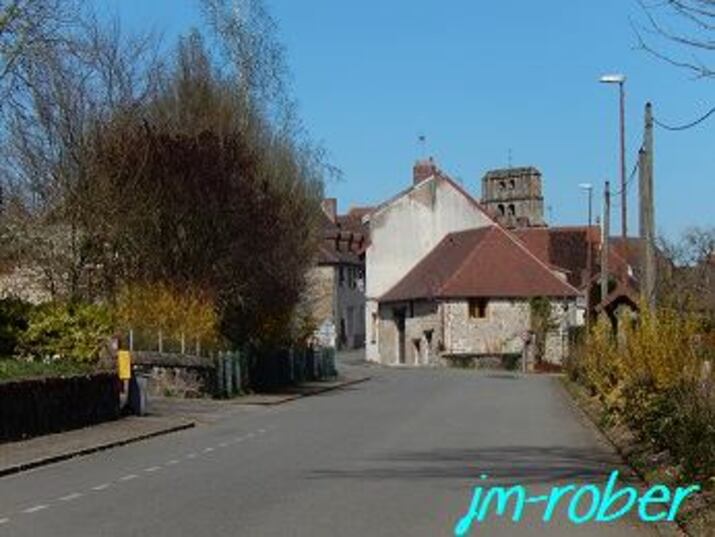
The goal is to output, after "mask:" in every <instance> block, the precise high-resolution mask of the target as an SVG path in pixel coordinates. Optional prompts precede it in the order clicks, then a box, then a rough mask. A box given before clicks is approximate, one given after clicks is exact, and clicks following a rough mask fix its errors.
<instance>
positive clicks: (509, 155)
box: [507, 147, 511, 168]
mask: <svg viewBox="0 0 715 537" xmlns="http://www.w3.org/2000/svg"><path fill="white" fill-rule="evenodd" d="M507 162H508V167H509V168H511V147H510V148H509V153H508V157H507Z"/></svg>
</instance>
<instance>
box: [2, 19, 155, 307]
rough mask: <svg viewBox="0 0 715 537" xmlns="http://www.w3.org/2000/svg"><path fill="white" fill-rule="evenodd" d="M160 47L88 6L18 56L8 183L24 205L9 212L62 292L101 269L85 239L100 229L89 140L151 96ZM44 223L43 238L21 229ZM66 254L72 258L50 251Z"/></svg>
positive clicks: (18, 241) (22, 244)
mask: <svg viewBox="0 0 715 537" xmlns="http://www.w3.org/2000/svg"><path fill="white" fill-rule="evenodd" d="M154 50H155V49H154V47H153V41H152V40H151V38H148V37H146V36H143V37H140V38H134V37H133V38H127V37H126V36H124V35H123V34H122V31H121V28H120V26H119V24H118V23H117V22H116V21H113V22H111V23H109V24H101V23H100V22H99V21H98V20H97V19H96V18H95V17H93V16H92V15H91V13H85V14H83V16H81V17H80V16H78V18H77V19H76V20H75V21H74V23H73V24H72V25H71V26H67V27H65V28H64V29H63V33H62V34H61V35H60V36H58V37H57V39H52V40H45V41H39V40H38V41H35V42H33V46H32V49H31V50H29V51H24V52H22V54H21V56H20V57H18V58H17V59H16V60H15V63H14V67H13V69H14V72H13V77H16V78H17V79H19V80H21V81H22V84H19V85H17V86H15V87H13V88H12V95H11V98H10V99H9V100H8V101H7V102H6V106H5V108H4V109H3V110H2V120H3V129H2V134H3V135H4V138H5V140H4V143H3V144H2V149H3V152H4V155H3V156H4V157H5V158H4V159H3V167H2V186H3V191H4V194H5V198H6V200H9V199H13V200H14V204H15V205H16V206H17V205H21V206H22V207H23V210H21V211H20V210H18V211H14V212H6V213H5V214H3V224H4V225H6V226H14V229H15V231H16V232H17V233H16V236H15V237H14V240H13V243H14V244H15V245H16V246H17V247H18V248H19V249H20V250H21V251H22V252H23V255H24V257H25V261H26V262H28V263H31V264H40V265H42V266H41V268H42V270H43V271H44V272H46V273H47V272H49V273H52V278H51V281H52V282H53V284H52V287H53V290H55V291H57V292H62V291H64V292H66V293H67V294H69V295H70V296H72V297H77V296H78V295H79V294H80V290H81V287H82V286H83V280H85V279H86V278H85V275H86V273H87V271H91V270H94V266H95V265H96V263H93V262H92V260H91V259H90V253H91V252H90V249H88V248H87V240H86V237H87V230H92V229H93V226H92V225H89V226H88V225H86V224H87V223H89V222H86V221H83V219H86V218H88V217H89V215H88V211H87V210H86V207H87V206H88V205H90V204H91V205H92V206H93V207H94V209H95V211H96V210H98V209H99V208H100V207H99V206H101V205H102V202H101V200H96V199H94V200H89V199H88V197H87V192H88V185H89V184H90V183H91V182H92V180H93V178H92V176H91V173H90V170H89V167H88V166H89V162H90V161H89V151H90V149H91V144H90V140H92V139H93V136H94V132H95V131H96V129H97V128H98V127H99V126H100V125H102V124H104V123H105V122H106V121H108V120H109V119H110V118H113V117H117V116H118V115H119V114H120V112H121V113H131V112H132V110H135V109H136V107H137V106H138V105H139V104H140V103H141V102H142V100H143V99H146V98H148V96H149V94H150V93H151V91H152V88H153V84H154V82H153V81H154V78H155V77H153V76H152V75H151V74H150V73H151V72H152V71H153V70H154V69H155V68H156V62H155V55H154ZM101 214H103V213H96V212H95V214H94V215H93V217H92V218H93V219H94V222H95V223H96V221H97V220H96V219H97V218H98V216H99V215H101ZM11 218H15V221H14V222H10V219H11ZM38 229H43V230H44V232H43V233H42V237H43V240H37V236H36V233H27V234H24V235H23V234H22V233H21V231H22V230H38ZM48 241H49V242H50V243H51V244H50V245H48ZM50 246H51V247H50ZM58 251H62V253H63V255H47V253H48V252H58ZM58 282H61V284H58Z"/></svg>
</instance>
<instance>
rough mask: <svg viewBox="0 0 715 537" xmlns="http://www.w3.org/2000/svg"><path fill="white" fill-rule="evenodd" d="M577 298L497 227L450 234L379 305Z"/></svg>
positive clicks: (575, 294)
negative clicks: (475, 299)
mask: <svg viewBox="0 0 715 537" xmlns="http://www.w3.org/2000/svg"><path fill="white" fill-rule="evenodd" d="M578 294H579V292H578V290H577V289H575V288H574V287H572V286H571V285H569V284H568V283H566V282H564V281H563V280H561V279H560V278H559V277H558V276H556V274H554V272H553V271H552V270H551V269H550V268H549V267H548V266H547V265H546V264H544V263H543V262H542V261H540V260H539V259H538V258H537V257H536V256H535V255H534V254H532V253H531V252H530V251H529V250H528V249H527V248H526V247H525V246H524V245H523V244H522V243H521V242H520V241H518V240H516V239H515V238H514V237H513V236H512V235H511V234H510V233H509V232H508V231H506V230H504V229H503V228H502V227H500V226H497V225H493V226H488V227H484V228H478V229H470V230H467V231H460V232H457V233H450V234H449V235H447V236H446V237H445V238H444V239H443V240H442V241H441V242H440V243H439V244H438V245H437V246H436V247H435V248H434V249H433V250H432V251H431V252H430V253H429V254H427V256H426V257H425V258H423V259H422V261H420V262H419V263H418V264H417V265H416V266H415V267H414V268H413V269H412V270H411V271H410V272H409V273H408V274H407V275H406V276H405V277H404V278H403V279H402V280H401V281H400V282H398V283H397V285H395V286H394V287H393V288H392V289H391V290H390V291H388V292H387V293H386V294H385V295H384V296H382V297H381V299H380V300H381V301H383V302H396V301H402V300H414V299H420V298H427V299H430V298H468V297H491V298H498V297H509V298H529V297H535V296H549V297H571V296H577V295H578Z"/></svg>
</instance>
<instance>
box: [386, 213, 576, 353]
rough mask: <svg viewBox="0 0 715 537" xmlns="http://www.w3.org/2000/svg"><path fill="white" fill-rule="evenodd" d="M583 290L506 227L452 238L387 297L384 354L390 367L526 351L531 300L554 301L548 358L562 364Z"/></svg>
mask: <svg viewBox="0 0 715 537" xmlns="http://www.w3.org/2000/svg"><path fill="white" fill-rule="evenodd" d="M579 295H580V293H579V291H578V290H577V289H575V288H574V287H573V286H571V285H570V284H569V283H568V282H567V281H566V280H565V277H564V276H563V275H562V274H561V273H560V272H558V271H554V270H552V269H551V267H549V266H547V265H546V264H545V263H543V262H542V261H541V260H539V259H538V258H537V257H536V256H535V255H534V254H532V253H531V252H530V251H529V250H528V249H527V248H526V247H525V246H524V244H523V243H521V241H519V240H518V239H517V238H516V237H514V236H513V235H512V234H511V233H510V232H509V231H507V230H505V229H504V228H503V227H501V226H499V225H488V226H486V227H480V228H475V229H469V230H466V231H460V232H453V233H449V234H448V235H446V236H445V237H444V238H443V239H442V240H441V241H440V242H439V243H438V244H437V245H436V247H435V248H434V249H432V250H431V251H430V252H429V253H428V254H427V255H426V256H425V257H424V258H423V259H422V260H421V261H419V263H417V264H416V266H415V267H413V268H412V269H411V270H410V271H408V272H407V273H406V275H405V276H404V277H403V278H401V279H400V281H399V282H397V283H396V284H395V285H394V286H393V287H392V288H391V289H390V290H389V291H388V292H386V293H385V294H383V295H382V296H381V297H380V298H379V308H378V321H377V325H378V327H377V328H378V333H379V337H378V347H379V349H378V355H379V356H380V360H381V361H382V363H385V364H389V365H397V364H407V365H440V364H443V363H445V361H450V360H453V359H460V360H463V359H499V358H502V357H507V356H512V357H518V356H520V355H522V353H523V352H524V349H525V345H527V342H528V341H529V340H530V338H532V336H529V332H530V330H531V327H532V324H531V315H532V313H531V305H530V300H531V299H532V298H535V297H544V298H546V299H547V300H549V302H550V304H551V315H552V318H551V320H552V321H553V323H554V325H553V328H552V329H551V330H550V331H549V332H548V334H547V337H546V346H545V353H544V356H543V358H544V359H545V360H546V361H548V362H551V363H555V364H560V363H561V361H562V359H563V357H564V356H565V355H566V353H567V351H568V338H567V334H568V330H569V328H570V327H572V326H575V325H576V324H577V323H578V315H577V303H576V299H577V297H578V296H579Z"/></svg>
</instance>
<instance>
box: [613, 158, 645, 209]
mask: <svg viewBox="0 0 715 537" xmlns="http://www.w3.org/2000/svg"><path fill="white" fill-rule="evenodd" d="M641 149H643V148H642V147H640V148H639V149H638V153H639V154H640V150H641ZM638 160H639V159H636V163H635V165H634V166H633V170H631V174H630V176H629V177H628V179H627V180H626V184H625V185H624V187H623V188H621V189H619V190H617V191H615V192H611V196H619V195H620V194H621V192H623V190H624V188H625V189H626V190H628V187H629V186H630V185H631V183H632V182H633V178H634V177H635V176H636V172H637V171H638ZM611 206H612V207H618V206H619V205H618V203H615V204H613V203H612V204H611Z"/></svg>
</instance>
